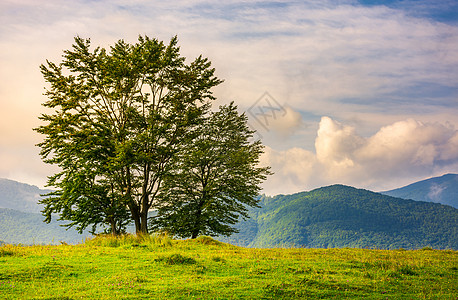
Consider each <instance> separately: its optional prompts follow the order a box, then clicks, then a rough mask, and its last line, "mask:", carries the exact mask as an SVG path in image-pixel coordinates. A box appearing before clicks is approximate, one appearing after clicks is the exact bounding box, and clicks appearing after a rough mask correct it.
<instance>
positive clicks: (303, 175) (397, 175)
mask: <svg viewBox="0 0 458 300" xmlns="http://www.w3.org/2000/svg"><path fill="white" fill-rule="evenodd" d="M457 134H458V131H457V130H455V128H453V127H452V126H447V125H443V124H439V123H422V122H419V121H416V120H413V119H408V120H404V121H399V122H396V123H394V124H391V125H388V126H385V127H382V128H381V129H380V130H379V131H378V132H377V133H375V134H374V135H372V136H370V137H362V136H360V135H358V133H357V132H356V129H355V128H354V127H351V126H347V125H343V124H341V123H339V122H337V121H334V120H332V119H331V118H329V117H322V119H321V122H320V126H319V129H318V131H317V137H316V140H315V150H316V153H312V152H310V151H307V150H304V149H300V148H292V149H289V150H285V151H274V150H272V149H270V148H268V149H267V151H266V154H265V155H264V157H263V163H264V164H268V165H270V166H271V167H272V170H273V171H274V172H275V175H273V176H272V177H271V178H270V179H269V181H268V182H267V183H266V184H265V191H266V192H267V193H272V192H277V190H278V187H282V188H284V191H283V193H290V192H297V191H300V190H304V189H310V188H315V187H319V186H323V185H329V184H334V183H343V184H349V185H354V186H357V187H365V188H372V189H374V188H375V189H378V190H382V189H384V188H395V187H400V186H401V185H402V184H407V183H410V182H411V181H412V178H418V179H422V178H425V177H428V176H433V175H440V174H442V173H445V172H448V171H449V170H450V168H451V169H454V170H455V171H456V170H457V169H456V167H457V166H458V153H457V152H458V147H457V144H456V141H457ZM453 150H454V151H453ZM304 160H306V161H304ZM271 187H276V188H275V190H273V189H272V188H271Z"/></svg>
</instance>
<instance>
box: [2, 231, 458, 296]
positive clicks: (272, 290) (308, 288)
mask: <svg viewBox="0 0 458 300" xmlns="http://www.w3.org/2000/svg"><path fill="white" fill-rule="evenodd" d="M457 295H458V252H457V251H438V250H432V249H430V248H425V249H423V250H415V251H406V250H402V249H401V250H365V249H348V248H345V249H297V248H291V249H281V248H275V249H250V248H240V247H235V246H232V245H228V244H224V243H220V242H217V241H215V240H213V239H211V238H208V237H200V238H198V239H196V240H184V241H177V240H171V239H170V238H168V237H167V236H163V235H162V236H161V235H152V236H140V237H135V236H124V237H122V238H118V239H114V238H112V237H98V238H95V239H92V240H88V241H86V243H84V244H80V245H59V246H28V247H23V246H12V245H6V246H2V247H0V298H1V299H458V298H457Z"/></svg>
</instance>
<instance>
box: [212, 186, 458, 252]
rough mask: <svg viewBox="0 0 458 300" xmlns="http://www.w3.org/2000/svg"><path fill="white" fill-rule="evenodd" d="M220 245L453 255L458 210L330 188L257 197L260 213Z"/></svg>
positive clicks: (457, 245)
mask: <svg viewBox="0 0 458 300" xmlns="http://www.w3.org/2000/svg"><path fill="white" fill-rule="evenodd" d="M250 215H251V219H250V220H248V221H245V222H241V223H240V224H239V225H238V228H239V229H240V233H239V234H237V235H234V236H233V237H230V238H228V239H221V240H224V241H227V242H231V243H234V244H238V245H241V246H254V247H271V246H279V245H280V246H282V245H283V246H299V247H310V248H329V247H358V248H378V249H397V248H408V249H419V248H422V247H425V246H430V247H433V248H438V249H458V210H457V209H455V208H452V207H450V206H446V205H441V204H437V203H430V202H418V201H412V200H405V199H400V198H393V197H390V196H386V195H382V194H379V193H374V192H371V191H367V190H362V189H356V188H353V187H349V186H343V185H333V186H329V187H324V188H320V189H316V190H313V191H310V192H303V193H298V194H293V195H279V196H275V197H262V199H261V208H259V209H253V210H251V211H250Z"/></svg>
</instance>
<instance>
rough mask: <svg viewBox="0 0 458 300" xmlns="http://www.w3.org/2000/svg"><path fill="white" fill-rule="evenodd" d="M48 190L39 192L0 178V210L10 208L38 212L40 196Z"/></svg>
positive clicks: (30, 187) (33, 188) (27, 186)
mask: <svg viewBox="0 0 458 300" xmlns="http://www.w3.org/2000/svg"><path fill="white" fill-rule="evenodd" d="M49 192H50V190H41V189H39V188H38V187H36V186H33V185H28V184H25V183H20V182H17V181H13V180H9V179H3V178H0V208H10V209H15V210H18V211H23V212H35V213H38V212H40V211H41V210H42V209H43V207H42V206H41V205H39V204H38V200H40V199H41V196H40V195H44V194H47V193H49Z"/></svg>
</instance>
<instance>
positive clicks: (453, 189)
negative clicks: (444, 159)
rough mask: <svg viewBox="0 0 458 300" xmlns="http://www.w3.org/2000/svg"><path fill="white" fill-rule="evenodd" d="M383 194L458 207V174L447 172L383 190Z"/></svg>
mask: <svg viewBox="0 0 458 300" xmlns="http://www.w3.org/2000/svg"><path fill="white" fill-rule="evenodd" d="M382 194H385V195H388V196H393V197H398V198H403V199H412V200H416V201H427V202H436V203H442V204H447V205H450V206H453V207H455V208H458V174H446V175H443V176H440V177H434V178H430V179H426V180H422V181H419V182H415V183H412V184H409V185H407V186H405V187H402V188H399V189H395V190H391V191H386V192H382Z"/></svg>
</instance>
